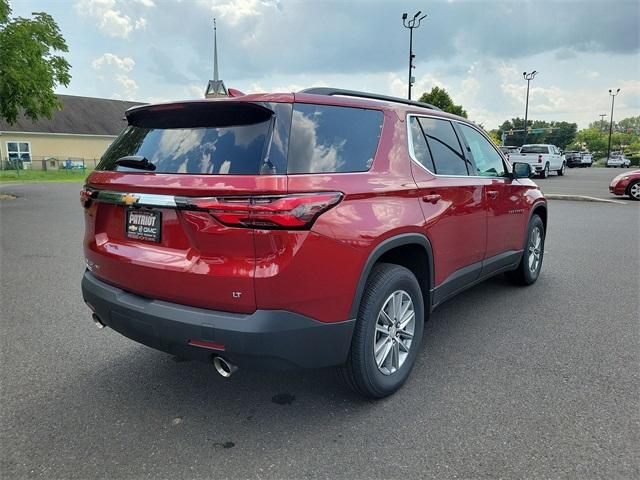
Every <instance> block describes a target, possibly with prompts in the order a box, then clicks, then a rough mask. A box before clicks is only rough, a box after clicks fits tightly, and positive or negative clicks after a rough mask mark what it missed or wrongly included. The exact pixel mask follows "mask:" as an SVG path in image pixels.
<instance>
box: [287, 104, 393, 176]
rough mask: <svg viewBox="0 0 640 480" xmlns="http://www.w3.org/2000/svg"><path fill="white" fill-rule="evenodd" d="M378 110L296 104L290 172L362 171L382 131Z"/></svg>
mask: <svg viewBox="0 0 640 480" xmlns="http://www.w3.org/2000/svg"><path fill="white" fill-rule="evenodd" d="M383 118H384V117H383V114H382V112H381V111H379V110H370V109H362V108H349V107H338V106H330V105H312V104H304V103H296V104H295V105H294V108H293V117H292V120H291V137H290V142H289V157H288V172H289V173H325V172H326V173H342V172H364V171H367V170H369V168H371V165H372V163H373V158H374V157H375V154H376V150H377V148H378V142H379V140H380V133H381V130H382V122H383Z"/></svg>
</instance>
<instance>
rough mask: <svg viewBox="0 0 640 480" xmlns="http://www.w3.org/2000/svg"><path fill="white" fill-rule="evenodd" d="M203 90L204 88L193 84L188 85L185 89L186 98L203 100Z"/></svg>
mask: <svg viewBox="0 0 640 480" xmlns="http://www.w3.org/2000/svg"><path fill="white" fill-rule="evenodd" d="M204 90H205V89H204V86H202V85H196V84H195V83H192V84H189V85H187V87H186V91H187V96H188V98H203V97H204Z"/></svg>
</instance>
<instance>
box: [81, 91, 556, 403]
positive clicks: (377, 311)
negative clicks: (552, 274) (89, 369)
mask: <svg viewBox="0 0 640 480" xmlns="http://www.w3.org/2000/svg"><path fill="white" fill-rule="evenodd" d="M126 117H127V121H128V127H127V128H126V129H125V130H124V131H123V132H122V134H121V135H120V136H119V137H118V138H117V139H116V140H115V141H114V142H113V144H112V145H111V146H110V147H109V149H108V151H107V152H106V153H105V154H104V157H103V158H102V160H101V162H100V164H99V165H98V168H97V169H96V171H94V172H93V173H92V174H91V175H90V176H89V177H88V179H87V184H86V186H85V187H84V188H83V190H82V192H81V202H82V205H83V206H84V215H85V220H86V232H85V238H84V251H85V257H86V266H87V270H86V272H85V274H84V278H83V280H82V293H83V296H84V299H85V301H86V303H87V305H88V306H89V307H90V308H91V310H92V311H93V319H94V321H95V322H96V323H97V324H98V326H100V327H103V326H105V325H106V326H109V327H111V328H113V329H114V330H116V331H117V332H120V333H121V334H123V335H125V336H127V337H129V338H131V339H133V340H136V341H138V342H141V343H143V344H145V345H148V346H151V347H154V348H157V349H159V350H163V351H165V352H168V353H171V354H174V355H176V356H179V357H183V358H190V359H198V360H204V361H213V363H214V364H215V366H216V369H217V370H218V372H219V373H221V374H222V375H224V376H229V375H231V373H232V372H233V371H234V370H235V369H236V368H237V366H239V367H242V368H259V369H280V368H290V367H305V368H315V367H328V366H338V368H339V371H340V372H341V374H342V376H343V378H344V379H345V381H346V382H347V383H348V384H349V385H350V386H351V387H352V388H354V389H355V390H356V391H358V392H359V393H361V394H363V395H366V396H370V397H383V396H386V395H389V394H391V393H393V392H394V391H396V390H397V389H398V388H399V387H400V386H401V385H402V384H403V383H404V381H405V380H406V378H407V377H408V375H409V373H410V371H411V368H412V366H413V364H414V363H415V359H416V356H417V355H418V354H419V351H420V342H421V337H422V332H423V324H424V321H425V319H427V318H428V316H429V313H430V312H431V311H432V310H433V309H434V308H435V307H436V306H438V305H439V304H441V303H442V302H444V301H445V300H447V299H448V298H450V297H452V296H453V295H455V294H457V293H458V292H460V291H462V290H464V289H465V288H468V287H470V286H472V285H474V284H477V283H478V282H480V281H482V280H485V279H486V278H489V277H491V276H494V275H497V274H499V273H503V272H505V273H507V274H508V276H509V277H510V278H511V279H513V280H514V281H515V282H517V283H520V284H531V283H533V282H535V281H536V279H537V278H538V275H539V273H540V268H541V265H542V256H543V250H544V239H545V229H546V223H547V205H546V202H545V200H544V198H543V195H542V193H541V192H540V190H539V189H538V187H537V186H536V184H535V183H533V181H531V180H530V178H529V177H530V176H531V170H530V167H529V165H528V164H514V165H513V166H512V165H511V164H510V163H509V162H508V161H506V160H505V158H504V157H503V156H502V154H501V153H500V152H499V150H498V149H497V148H495V147H494V145H493V144H492V143H491V142H490V140H489V139H488V137H487V136H486V134H485V133H484V132H483V131H482V129H480V128H478V127H477V126H476V125H474V124H473V123H470V122H469V121H467V120H466V119H464V118H460V117H457V116H454V115H449V114H447V113H444V112H442V111H440V110H439V109H437V108H435V107H432V106H430V105H427V104H423V103H419V102H412V101H408V100H403V99H398V98H393V97H383V96H379V95H373V94H367V93H362V92H353V91H347V90H337V89H328V88H315V89H309V90H305V91H303V92H300V93H295V94H260V95H246V96H241V97H236V98H225V99H214V100H198V101H188V102H179V103H167V104H160V105H144V106H139V107H134V108H132V109H130V110H129V111H127V114H126Z"/></svg>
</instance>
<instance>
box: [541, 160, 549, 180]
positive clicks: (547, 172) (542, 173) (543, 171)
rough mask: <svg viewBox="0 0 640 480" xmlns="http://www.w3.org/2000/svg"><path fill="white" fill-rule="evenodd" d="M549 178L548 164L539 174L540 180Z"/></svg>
mask: <svg viewBox="0 0 640 480" xmlns="http://www.w3.org/2000/svg"><path fill="white" fill-rule="evenodd" d="M548 176H549V164H548V163H547V164H546V165H545V166H544V170H542V171H541V172H540V178H547V177H548Z"/></svg>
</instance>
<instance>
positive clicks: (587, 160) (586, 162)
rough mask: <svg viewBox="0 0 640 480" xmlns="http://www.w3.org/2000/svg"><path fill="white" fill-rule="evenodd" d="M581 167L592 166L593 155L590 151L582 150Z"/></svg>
mask: <svg viewBox="0 0 640 480" xmlns="http://www.w3.org/2000/svg"><path fill="white" fill-rule="evenodd" d="M580 155H581V160H582V162H581V164H580V166H581V167H591V165H593V155H591V153H589V152H582V153H581V154H580Z"/></svg>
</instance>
